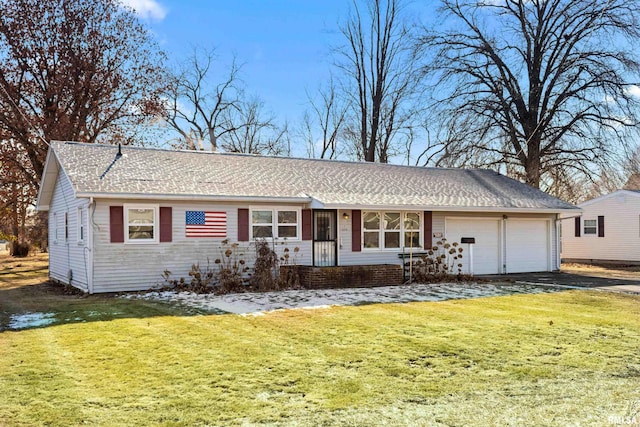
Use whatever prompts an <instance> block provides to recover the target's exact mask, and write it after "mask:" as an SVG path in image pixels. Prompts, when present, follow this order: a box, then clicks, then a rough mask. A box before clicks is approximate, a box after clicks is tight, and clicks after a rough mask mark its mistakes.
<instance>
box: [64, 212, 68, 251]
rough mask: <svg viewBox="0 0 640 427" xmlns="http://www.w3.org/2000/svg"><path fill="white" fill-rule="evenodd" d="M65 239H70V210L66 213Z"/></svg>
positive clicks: (66, 240)
mask: <svg viewBox="0 0 640 427" xmlns="http://www.w3.org/2000/svg"><path fill="white" fill-rule="evenodd" d="M64 241H65V243H66V242H68V241H69V212H65V213H64Z"/></svg>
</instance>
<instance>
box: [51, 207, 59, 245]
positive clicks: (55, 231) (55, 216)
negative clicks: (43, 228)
mask: <svg viewBox="0 0 640 427" xmlns="http://www.w3.org/2000/svg"><path fill="white" fill-rule="evenodd" d="M52 221H53V243H58V229H59V228H60V227H58V214H57V213H55V212H54V213H53V219H52Z"/></svg>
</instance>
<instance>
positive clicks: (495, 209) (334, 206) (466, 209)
mask: <svg viewBox="0 0 640 427" xmlns="http://www.w3.org/2000/svg"><path fill="white" fill-rule="evenodd" d="M311 207H312V208H323V209H363V210H367V209H370V210H398V209H400V210H420V211H432V212H492V213H540V214H550V213H559V214H560V213H573V214H575V213H579V212H582V209H580V208H578V207H575V208H511V207H500V206H498V207H493V206H490V207H489V206H427V205H410V204H407V205H360V204H338V203H324V204H322V203H318V202H316V201H314V203H313V204H312V205H311Z"/></svg>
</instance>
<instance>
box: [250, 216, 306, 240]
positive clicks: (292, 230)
mask: <svg viewBox="0 0 640 427" xmlns="http://www.w3.org/2000/svg"><path fill="white" fill-rule="evenodd" d="M299 217H300V211H299V210H295V209H253V210H251V238H252V239H273V238H275V239H290V240H298V239H299V238H300V230H299V228H300V226H299V224H298V218H299Z"/></svg>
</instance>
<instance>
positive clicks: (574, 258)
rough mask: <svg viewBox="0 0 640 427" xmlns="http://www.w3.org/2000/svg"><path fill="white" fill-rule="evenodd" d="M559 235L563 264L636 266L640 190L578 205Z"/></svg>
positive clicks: (639, 247)
mask: <svg viewBox="0 0 640 427" xmlns="http://www.w3.org/2000/svg"><path fill="white" fill-rule="evenodd" d="M578 206H579V207H580V208H581V209H582V210H583V213H582V217H576V218H574V220H573V221H574V223H573V224H572V225H573V226H570V225H569V224H570V221H569V220H565V221H563V224H564V225H565V229H564V230H563V232H562V260H563V261H564V262H595V263H597V262H640V190H618V191H614V192H613V193H610V194H607V195H605V196H601V197H597V198H595V199H593V200H589V201H587V202H584V203H582V204H580V205H578Z"/></svg>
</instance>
